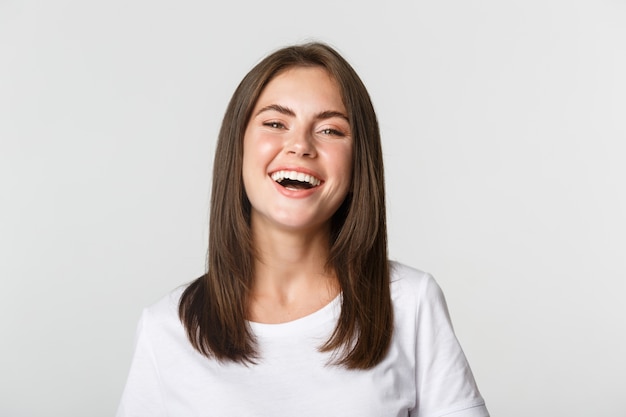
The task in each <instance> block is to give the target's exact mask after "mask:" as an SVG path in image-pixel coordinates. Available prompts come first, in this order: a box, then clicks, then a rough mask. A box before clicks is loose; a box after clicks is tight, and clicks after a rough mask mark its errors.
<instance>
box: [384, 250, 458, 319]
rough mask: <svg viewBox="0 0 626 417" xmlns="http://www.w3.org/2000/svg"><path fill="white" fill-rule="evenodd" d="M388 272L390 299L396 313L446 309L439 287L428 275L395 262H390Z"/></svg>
mask: <svg viewBox="0 0 626 417" xmlns="http://www.w3.org/2000/svg"><path fill="white" fill-rule="evenodd" d="M390 271H391V274H390V275H391V283H390V285H391V299H392V301H393V304H394V309H395V310H396V313H398V312H399V310H404V311H406V312H409V311H413V312H415V313H417V311H418V310H423V309H425V308H426V309H431V308H434V309H440V308H442V307H443V308H444V309H445V308H446V307H445V306H446V302H445V297H444V295H443V292H442V290H441V287H439V284H438V283H437V281H436V280H435V278H433V276H432V275H431V274H430V273H428V272H424V271H421V270H419V269H416V268H413V267H411V266H408V265H405V264H402V263H400V262H395V261H391V262H390Z"/></svg>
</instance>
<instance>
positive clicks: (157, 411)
mask: <svg viewBox="0 0 626 417" xmlns="http://www.w3.org/2000/svg"><path fill="white" fill-rule="evenodd" d="M165 415H166V413H165V407H164V404H163V397H162V395H161V387H160V378H159V370H158V367H157V364H156V360H155V356H154V352H153V350H152V343H151V341H150V316H149V312H148V311H147V310H144V311H143V314H142V315H141V319H140V320H139V324H138V326H137V332H136V335H135V351H134V354H133V359H132V362H131V366H130V371H129V374H128V378H127V380H126V386H125V388H124V392H123V394H122V399H121V401H120V404H119V407H118V410H117V414H116V417H164V416H165Z"/></svg>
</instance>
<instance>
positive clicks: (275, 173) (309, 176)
mask: <svg viewBox="0 0 626 417" xmlns="http://www.w3.org/2000/svg"><path fill="white" fill-rule="evenodd" d="M269 176H270V178H271V179H272V180H274V181H277V182H280V181H282V180H283V179H285V178H289V179H292V180H298V181H302V182H308V183H309V184H311V185H312V186H318V185H320V184H321V183H322V182H324V180H322V179H321V178H320V175H319V174H317V173H315V172H313V171H312V170H310V169H306V168H302V167H281V168H278V169H275V170H272V171H271V172H270V173H269Z"/></svg>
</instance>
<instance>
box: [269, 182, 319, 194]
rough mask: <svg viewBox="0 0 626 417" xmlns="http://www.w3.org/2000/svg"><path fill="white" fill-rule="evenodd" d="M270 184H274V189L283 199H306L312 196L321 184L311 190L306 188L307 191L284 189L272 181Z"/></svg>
mask: <svg viewBox="0 0 626 417" xmlns="http://www.w3.org/2000/svg"><path fill="white" fill-rule="evenodd" d="M272 182H273V183H274V187H276V189H277V190H278V192H279V193H281V194H282V195H284V196H285V197H289V198H306V197H309V196H310V195H312V194H314V193H315V192H316V191H317V190H318V188H319V187H321V184H320V185H318V186H316V187H313V188H307V189H302V190H291V189H289V188H285V187H283V186H282V185H280V184H279V183H277V182H276V181H274V180H272Z"/></svg>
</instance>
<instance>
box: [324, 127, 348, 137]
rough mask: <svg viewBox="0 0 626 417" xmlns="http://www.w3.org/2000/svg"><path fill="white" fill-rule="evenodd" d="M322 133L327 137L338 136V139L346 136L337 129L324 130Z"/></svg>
mask: <svg viewBox="0 0 626 417" xmlns="http://www.w3.org/2000/svg"><path fill="white" fill-rule="evenodd" d="M320 133H321V134H322V135H327V136H338V137H344V136H345V134H344V133H343V132H340V131H339V130H337V129H331V128H327V129H322V130H320Z"/></svg>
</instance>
